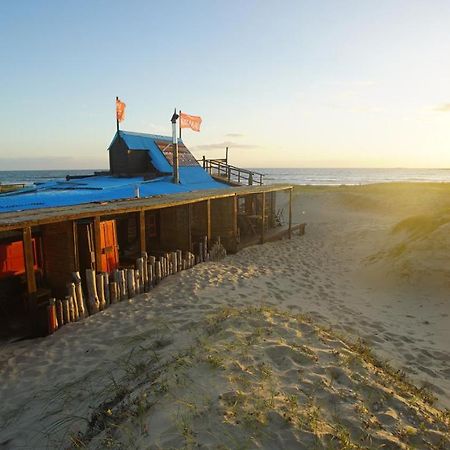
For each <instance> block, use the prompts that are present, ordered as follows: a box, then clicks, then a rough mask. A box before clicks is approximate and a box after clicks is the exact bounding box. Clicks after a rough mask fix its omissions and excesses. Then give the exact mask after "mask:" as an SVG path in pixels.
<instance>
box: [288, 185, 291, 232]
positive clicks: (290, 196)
mask: <svg viewBox="0 0 450 450" xmlns="http://www.w3.org/2000/svg"><path fill="white" fill-rule="evenodd" d="M288 237H289V239H291V237H292V188H289V230H288Z"/></svg>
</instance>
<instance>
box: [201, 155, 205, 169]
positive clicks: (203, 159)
mask: <svg viewBox="0 0 450 450" xmlns="http://www.w3.org/2000/svg"><path fill="white" fill-rule="evenodd" d="M202 161H203V169H206V158H205V155H203V158H202Z"/></svg>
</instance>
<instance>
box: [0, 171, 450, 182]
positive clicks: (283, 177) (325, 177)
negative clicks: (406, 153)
mask: <svg viewBox="0 0 450 450" xmlns="http://www.w3.org/2000/svg"><path fill="white" fill-rule="evenodd" d="M99 170H102V169H92V170H23V171H19V170H12V171H0V183H3V184H8V183H25V184H31V183H42V182H45V181H49V180H56V179H64V178H65V177H66V175H90V174H93V173H94V171H99ZM103 170H104V169H103ZM252 170H255V171H256V172H260V173H263V174H264V184H274V183H289V184H310V185H330V186H332V185H341V184H347V185H358V184H371V183H388V182H392V181H406V182H414V181H423V182H450V169H323V168H320V169H304V168H298V169H292V168H289V169H252Z"/></svg>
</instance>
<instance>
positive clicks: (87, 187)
mask: <svg viewBox="0 0 450 450" xmlns="http://www.w3.org/2000/svg"><path fill="white" fill-rule="evenodd" d="M120 137H121V138H122V139H123V140H124V141H125V143H126V145H127V147H128V148H129V149H130V150H143V151H148V152H149V155H150V158H151V160H152V163H153V165H154V166H155V168H156V169H157V170H158V171H159V172H160V173H161V174H162V175H161V176H160V177H159V178H155V179H152V180H146V181H144V178H143V177H129V178H118V177H113V176H109V175H108V176H91V177H86V178H77V179H71V180H68V181H67V180H56V181H49V182H46V183H37V184H34V185H32V186H27V187H25V188H24V189H21V190H19V191H15V192H9V193H5V194H0V213H2V212H11V211H22V210H30V209H39V208H50V207H58V206H71V205H78V204H84V203H93V202H107V201H113V200H124V199H127V198H133V197H134V196H135V187H136V186H139V192H140V197H141V198H144V197H152V196H155V195H164V194H176V193H181V192H191V191H199V190H206V189H223V188H226V187H228V185H226V184H223V183H219V182H217V181H215V180H214V179H213V178H212V177H211V175H209V174H208V173H207V172H206V171H205V170H204V169H203V168H202V167H201V166H200V165H196V166H184V167H180V168H179V174H180V183H179V184H174V183H173V182H172V166H171V165H170V163H169V162H168V161H167V159H166V157H165V156H164V154H163V153H162V151H161V150H160V149H159V148H158V146H157V145H156V143H155V141H163V142H164V141H167V143H168V144H170V143H171V142H172V138H171V137H167V136H159V135H155V134H144V133H133V132H130V131H120ZM116 139H117V133H116V135H115V136H114V139H113V141H112V142H111V145H112V143H113V142H114V141H115V140H116Z"/></svg>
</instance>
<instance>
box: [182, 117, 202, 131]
mask: <svg viewBox="0 0 450 450" xmlns="http://www.w3.org/2000/svg"><path fill="white" fill-rule="evenodd" d="M201 124H202V118H201V117H200V116H190V115H189V114H185V113H184V112H180V128H190V129H191V130H193V131H200V125H201Z"/></svg>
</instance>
